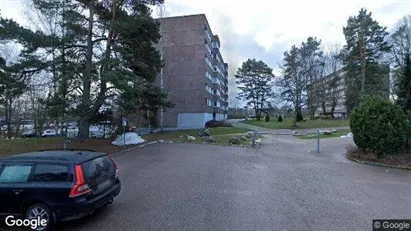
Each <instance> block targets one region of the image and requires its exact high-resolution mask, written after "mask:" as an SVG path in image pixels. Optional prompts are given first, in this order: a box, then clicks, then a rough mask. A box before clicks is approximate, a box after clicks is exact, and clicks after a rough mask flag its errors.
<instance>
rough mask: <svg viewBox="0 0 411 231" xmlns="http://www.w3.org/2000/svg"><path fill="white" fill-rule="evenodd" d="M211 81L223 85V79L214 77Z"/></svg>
mask: <svg viewBox="0 0 411 231" xmlns="http://www.w3.org/2000/svg"><path fill="white" fill-rule="evenodd" d="M211 81H212V82H213V83H214V84H218V85H221V81H220V80H219V79H218V78H216V77H213V78H212V79H211Z"/></svg>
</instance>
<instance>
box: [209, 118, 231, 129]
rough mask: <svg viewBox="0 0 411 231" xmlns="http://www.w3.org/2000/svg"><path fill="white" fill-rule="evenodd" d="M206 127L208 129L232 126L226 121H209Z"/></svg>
mask: <svg viewBox="0 0 411 231" xmlns="http://www.w3.org/2000/svg"><path fill="white" fill-rule="evenodd" d="M205 127H206V128H217V127H231V125H230V124H229V123H227V122H226V121H224V120H209V121H207V123H206V124H205Z"/></svg>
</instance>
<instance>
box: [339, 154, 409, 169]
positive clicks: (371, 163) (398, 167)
mask: <svg viewBox="0 0 411 231" xmlns="http://www.w3.org/2000/svg"><path fill="white" fill-rule="evenodd" d="M345 157H347V159H349V160H351V161H354V162H357V163H359V164H366V165H374V166H380V167H386V168H397V169H405V170H411V167H406V166H394V165H388V164H381V163H375V162H368V161H360V160H357V159H355V158H352V157H349V156H347V155H346V156H345Z"/></svg>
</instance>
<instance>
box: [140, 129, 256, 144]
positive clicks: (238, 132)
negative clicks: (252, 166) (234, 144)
mask: <svg viewBox="0 0 411 231" xmlns="http://www.w3.org/2000/svg"><path fill="white" fill-rule="evenodd" d="M201 130H202V129H190V130H178V131H167V132H162V133H153V134H148V135H143V136H142V138H143V139H145V140H147V141H157V140H165V141H173V142H183V141H185V137H182V136H184V135H190V136H194V137H195V138H196V140H195V141H190V142H191V143H203V142H204V138H203V137H199V136H198V135H197V133H198V132H199V131H201ZM209 131H210V136H212V137H213V138H214V139H215V140H216V142H215V143H214V144H229V142H228V140H229V139H230V137H237V138H240V137H241V136H243V135H245V134H246V133H247V132H248V131H250V130H248V129H244V128H236V127H219V128H210V129H209ZM259 138H262V136H259ZM250 142H251V138H247V140H244V141H241V144H242V145H250Z"/></svg>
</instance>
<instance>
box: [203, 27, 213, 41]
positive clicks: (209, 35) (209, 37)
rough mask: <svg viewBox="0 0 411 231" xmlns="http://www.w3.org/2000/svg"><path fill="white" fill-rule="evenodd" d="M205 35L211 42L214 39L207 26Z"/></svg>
mask: <svg viewBox="0 0 411 231" xmlns="http://www.w3.org/2000/svg"><path fill="white" fill-rule="evenodd" d="M205 35H206V38H207V39H208V41H209V42H211V41H212V37H211V33H210V31H209V30H208V29H207V28H205Z"/></svg>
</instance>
